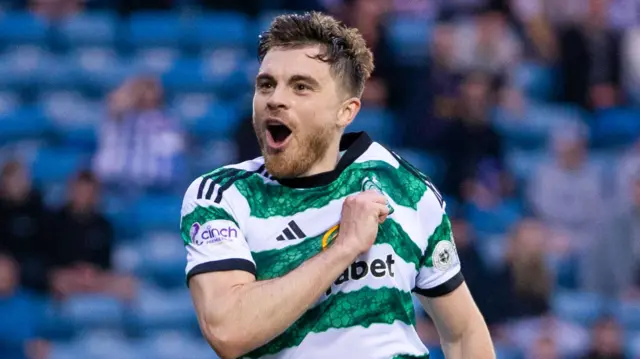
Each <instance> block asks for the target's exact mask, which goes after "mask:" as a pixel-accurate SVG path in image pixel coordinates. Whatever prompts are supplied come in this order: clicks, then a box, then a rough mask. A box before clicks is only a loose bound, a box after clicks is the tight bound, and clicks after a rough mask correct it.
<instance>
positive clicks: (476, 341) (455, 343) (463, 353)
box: [441, 321, 496, 359]
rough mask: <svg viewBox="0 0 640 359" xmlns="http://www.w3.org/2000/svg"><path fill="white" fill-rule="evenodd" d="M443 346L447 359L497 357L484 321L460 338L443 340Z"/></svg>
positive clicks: (467, 330) (490, 358)
mask: <svg viewBox="0 0 640 359" xmlns="http://www.w3.org/2000/svg"><path fill="white" fill-rule="evenodd" d="M441 344H442V350H443V351H444V354H445V357H446V358H447V359H475V358H483V359H485V358H486V359H493V358H495V357H496V355H495V352H494V349H493V344H492V342H491V336H490V334H489V330H488V329H487V326H486V325H485V324H484V322H482V321H481V322H479V323H474V324H473V325H470V326H469V327H468V328H467V329H466V330H465V331H464V332H462V333H461V334H460V335H459V336H456V337H452V338H443V339H442V341H441Z"/></svg>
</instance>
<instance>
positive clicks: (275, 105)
mask: <svg viewBox="0 0 640 359" xmlns="http://www.w3.org/2000/svg"><path fill="white" fill-rule="evenodd" d="M267 108H268V109H269V110H270V111H276V110H286V109H288V108H289V103H288V99H287V94H286V89H285V88H284V87H283V86H277V87H276V88H275V89H274V90H273V91H272V92H271V95H270V96H269V99H268V100H267Z"/></svg>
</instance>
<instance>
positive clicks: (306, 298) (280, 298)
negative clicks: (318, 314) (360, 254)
mask: <svg viewBox="0 0 640 359" xmlns="http://www.w3.org/2000/svg"><path fill="white" fill-rule="evenodd" d="M350 253H351V251H349V250H345V249H343V248H341V247H338V246H334V247H330V248H329V249H327V250H326V251H324V252H322V253H320V254H318V255H317V256H315V257H313V258H312V259H310V260H308V261H306V262H305V263H304V264H302V265H301V266H300V267H298V268H296V269H295V270H293V271H291V272H289V273H288V274H287V275H285V276H283V277H280V278H275V279H271V280H265V281H256V282H251V283H247V284H242V285H239V286H236V287H235V288H234V289H233V291H232V293H231V294H230V296H229V297H228V298H227V300H226V301H225V302H226V303H228V305H227V306H226V307H225V308H224V311H225V314H224V320H223V321H218V322H217V323H218V325H217V326H216V327H215V328H214V331H215V332H214V333H212V336H213V337H215V338H217V339H222V342H223V343H222V344H223V345H222V346H224V347H225V349H226V350H230V354H231V355H230V357H234V356H239V355H242V354H245V353H246V352H249V351H251V350H253V349H255V348H257V347H259V346H261V345H263V344H265V343H267V342H268V341H269V340H271V339H273V338H274V337H276V336H277V335H279V334H281V333H282V332H284V331H285V330H286V329H287V328H288V327H290V326H291V324H293V322H294V321H295V320H297V319H298V318H299V317H300V316H301V315H302V314H303V313H304V312H305V311H306V310H307V309H308V308H309V307H310V306H311V305H313V303H315V302H316V301H317V300H318V298H319V297H320V296H321V295H322V294H323V293H324V292H325V291H326V290H327V288H328V287H329V286H330V285H331V283H332V282H333V281H335V279H336V278H337V277H338V276H339V275H340V274H341V273H342V272H343V271H344V269H345V268H346V267H347V266H349V265H350V264H351V263H352V262H353V261H354V259H355V257H356V256H355V255H353V254H350Z"/></svg>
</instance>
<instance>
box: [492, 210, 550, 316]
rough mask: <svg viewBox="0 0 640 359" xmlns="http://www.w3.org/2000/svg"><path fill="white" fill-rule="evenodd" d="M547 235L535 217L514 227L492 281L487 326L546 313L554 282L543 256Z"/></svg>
mask: <svg viewBox="0 0 640 359" xmlns="http://www.w3.org/2000/svg"><path fill="white" fill-rule="evenodd" d="M546 237H547V233H546V228H545V227H544V226H543V225H542V224H541V223H539V222H537V221H535V220H531V219H528V220H523V221H522V222H520V223H519V224H517V225H516V226H515V228H514V230H513V233H512V234H511V236H510V238H509V242H508V244H507V253H506V263H505V266H504V267H503V268H502V270H500V271H498V272H497V273H495V274H494V276H493V278H492V280H491V282H492V287H493V289H492V293H493V298H494V299H495V301H494V302H493V304H494V305H492V306H491V311H490V312H488V313H487V315H486V316H487V322H488V323H489V324H490V325H500V324H505V323H507V322H509V321H513V320H518V319H527V318H534V317H539V316H542V315H545V314H547V313H548V312H549V310H550V304H549V300H550V295H551V290H552V284H553V281H552V277H551V274H550V272H549V270H548V268H547V267H546V262H545V257H544V255H545V253H544V248H545V239H546Z"/></svg>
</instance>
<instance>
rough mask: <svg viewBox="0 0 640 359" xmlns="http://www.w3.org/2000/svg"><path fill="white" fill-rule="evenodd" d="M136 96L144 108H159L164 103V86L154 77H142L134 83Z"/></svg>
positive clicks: (140, 106) (139, 105)
mask: <svg viewBox="0 0 640 359" xmlns="http://www.w3.org/2000/svg"><path fill="white" fill-rule="evenodd" d="M134 91H135V94H134V96H135V97H136V98H137V102H138V103H137V105H138V107H139V108H140V109H142V110H152V109H155V108H158V107H159V106H160V105H161V103H162V87H161V85H160V83H159V82H158V81H157V80H156V79H154V78H141V79H139V80H138V81H137V83H136V84H135V85H134Z"/></svg>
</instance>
